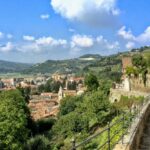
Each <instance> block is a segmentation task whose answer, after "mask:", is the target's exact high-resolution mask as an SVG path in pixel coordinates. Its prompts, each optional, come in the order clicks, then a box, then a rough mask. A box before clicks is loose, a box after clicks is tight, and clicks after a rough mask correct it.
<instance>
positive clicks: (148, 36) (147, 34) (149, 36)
mask: <svg viewBox="0 0 150 150" xmlns="http://www.w3.org/2000/svg"><path fill="white" fill-rule="evenodd" d="M136 40H137V41H138V42H142V43H146V42H150V26H149V27H147V29H146V30H145V31H144V33H142V34H141V35H139V36H138V37H137V38H136Z"/></svg>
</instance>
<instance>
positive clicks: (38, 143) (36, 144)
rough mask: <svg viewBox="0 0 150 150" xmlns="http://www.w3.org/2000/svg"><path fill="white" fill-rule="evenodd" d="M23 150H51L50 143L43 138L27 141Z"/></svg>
mask: <svg viewBox="0 0 150 150" xmlns="http://www.w3.org/2000/svg"><path fill="white" fill-rule="evenodd" d="M24 150H51V146H50V141H49V140H48V139H47V138H46V137H45V136H41V135H38V136H35V137H34V138H31V139H30V140H28V141H27V143H26V144H25V146H24Z"/></svg>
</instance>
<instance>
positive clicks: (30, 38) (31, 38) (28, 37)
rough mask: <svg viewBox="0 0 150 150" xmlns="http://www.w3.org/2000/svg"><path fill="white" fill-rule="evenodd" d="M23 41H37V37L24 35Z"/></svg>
mask: <svg viewBox="0 0 150 150" xmlns="http://www.w3.org/2000/svg"><path fill="white" fill-rule="evenodd" d="M23 39H24V40H25V41H34V40H35V37H33V36H30V35H24V36H23Z"/></svg>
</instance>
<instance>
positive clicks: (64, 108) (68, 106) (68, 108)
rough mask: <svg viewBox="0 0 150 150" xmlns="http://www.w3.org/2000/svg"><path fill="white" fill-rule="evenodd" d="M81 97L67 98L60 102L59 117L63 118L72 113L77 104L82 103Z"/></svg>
mask: <svg viewBox="0 0 150 150" xmlns="http://www.w3.org/2000/svg"><path fill="white" fill-rule="evenodd" d="M82 99H83V97H82V96H74V97H72V96H67V97H65V98H64V99H63V100H62V101H61V105H60V108H59V109H60V111H59V116H63V115H66V114H69V113H70V112H73V111H74V110H75V109H76V108H77V106H78V104H79V103H81V102H82Z"/></svg>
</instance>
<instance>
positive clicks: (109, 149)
mask: <svg viewBox="0 0 150 150" xmlns="http://www.w3.org/2000/svg"><path fill="white" fill-rule="evenodd" d="M110 142H111V141H110V122H108V150H111V145H110Z"/></svg>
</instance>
